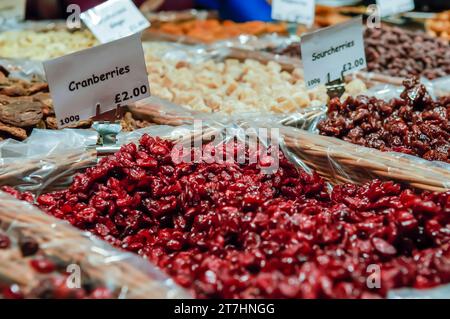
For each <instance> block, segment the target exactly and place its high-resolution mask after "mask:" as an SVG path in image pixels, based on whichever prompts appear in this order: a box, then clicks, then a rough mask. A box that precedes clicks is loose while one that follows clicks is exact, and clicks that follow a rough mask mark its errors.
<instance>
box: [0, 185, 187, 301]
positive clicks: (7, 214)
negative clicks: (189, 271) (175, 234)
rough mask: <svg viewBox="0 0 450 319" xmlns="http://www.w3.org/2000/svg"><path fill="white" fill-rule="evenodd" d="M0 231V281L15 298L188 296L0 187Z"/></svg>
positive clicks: (141, 263)
mask: <svg viewBox="0 0 450 319" xmlns="http://www.w3.org/2000/svg"><path fill="white" fill-rule="evenodd" d="M0 235H2V236H5V235H6V236H7V237H8V238H9V241H10V245H9V247H7V248H4V249H0V260H1V262H0V286H2V287H5V285H6V286H7V287H11V288H10V290H11V293H14V295H15V296H16V297H19V296H21V297H25V298H84V297H88V298H99V297H103V298H120V299H124V298H126V299H128V298H131V299H135V298H190V295H189V294H188V293H187V292H186V291H185V290H184V289H182V288H180V287H178V286H177V285H176V284H175V283H174V282H173V281H172V280H171V279H170V278H168V277H167V276H166V275H164V274H163V273H162V272H161V271H160V270H158V269H157V268H156V267H155V266H153V265H152V264H150V263H149V262H147V261H146V260H144V259H142V258H140V257H138V256H136V255H134V254H131V253H127V252H124V251H120V250H117V249H116V248H113V247H112V246H110V245H109V244H107V243H106V242H104V241H102V240H100V239H98V238H96V237H95V236H94V235H92V234H91V233H89V232H83V231H80V230H78V229H76V228H74V227H72V226H71V225H70V224H68V223H66V222H64V221H60V220H58V219H56V218H54V217H51V216H48V215H46V214H44V213H42V212H41V211H39V209H37V208H36V207H35V206H33V205H31V204H29V203H27V202H25V201H19V200H17V199H15V198H13V197H12V196H11V195H9V194H6V193H3V192H0ZM38 260H39V261H40V262H41V264H40V267H43V266H42V265H43V264H42V263H43V262H47V264H46V269H45V271H43V270H42V271H41V270H38V269H41V268H40V267H39V266H33V265H34V264H33V262H34V261H38ZM49 262H50V263H51V264H50V265H49V264H48V263H49ZM51 265H53V268H55V269H53V271H49V269H50V268H49V267H52V266H51ZM19 292H20V294H19ZM1 297H2V293H1V292H0V298H1ZM6 297H9V296H6Z"/></svg>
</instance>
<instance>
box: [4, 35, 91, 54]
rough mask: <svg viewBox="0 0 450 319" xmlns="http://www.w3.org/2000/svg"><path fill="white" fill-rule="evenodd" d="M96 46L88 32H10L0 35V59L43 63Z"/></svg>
mask: <svg viewBox="0 0 450 319" xmlns="http://www.w3.org/2000/svg"><path fill="white" fill-rule="evenodd" d="M96 44H98V41H97V40H96V38H95V37H94V35H93V34H92V33H91V32H90V31H88V30H82V31H74V32H71V31H69V30H66V29H58V30H42V31H39V30H38V31H34V30H12V31H5V32H1V33H0V57H3V58H14V59H18V58H21V59H31V60H39V61H44V60H48V59H53V58H57V57H60V56H63V55H66V54H69V53H73V52H76V51H80V50H84V49H87V48H90V47H93V46H95V45H96Z"/></svg>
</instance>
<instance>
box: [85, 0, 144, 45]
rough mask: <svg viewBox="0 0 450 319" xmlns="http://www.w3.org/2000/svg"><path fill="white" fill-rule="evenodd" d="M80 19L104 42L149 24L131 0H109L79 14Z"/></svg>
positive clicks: (140, 29) (141, 28)
mask: <svg viewBox="0 0 450 319" xmlns="http://www.w3.org/2000/svg"><path fill="white" fill-rule="evenodd" d="M81 20H83V22H84V23H85V24H86V25H87V27H88V28H89V29H90V30H91V31H92V33H93V34H94V35H95V36H96V37H97V39H98V40H99V41H100V42H102V43H106V42H109V41H113V40H117V39H120V38H123V37H125V36H128V35H131V34H134V33H137V32H140V31H142V30H144V29H146V28H148V27H149V26H150V23H149V22H148V20H147V19H146V18H145V17H144V16H143V15H142V13H141V12H140V11H139V9H138V8H137V7H136V6H135V5H134V3H133V2H132V1H131V0H109V1H106V2H104V3H102V4H100V5H98V6H96V7H94V8H92V9H90V10H87V11H85V12H83V13H82V14H81Z"/></svg>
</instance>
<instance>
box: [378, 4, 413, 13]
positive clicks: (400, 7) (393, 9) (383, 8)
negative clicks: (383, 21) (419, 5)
mask: <svg viewBox="0 0 450 319" xmlns="http://www.w3.org/2000/svg"><path fill="white" fill-rule="evenodd" d="M377 5H378V10H379V12H380V16H382V17H387V16H392V15H396V14H399V13H403V12H408V11H412V10H414V0H377Z"/></svg>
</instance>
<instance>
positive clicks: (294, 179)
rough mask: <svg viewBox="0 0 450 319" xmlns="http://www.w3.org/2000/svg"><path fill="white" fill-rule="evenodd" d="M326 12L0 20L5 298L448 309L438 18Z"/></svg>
mask: <svg viewBox="0 0 450 319" xmlns="http://www.w3.org/2000/svg"><path fill="white" fill-rule="evenodd" d="M268 2H269V3H270V1H268ZM337 2H339V3H337ZM21 3H22V4H23V3H25V2H21ZM134 3H135V4H137V3H136V2H134ZM189 3H191V4H192V3H193V2H192V1H188V0H186V1H185V2H183V4H182V5H183V7H189V6H191V4H189ZM217 3H220V1H217ZM324 3H325V2H323V1H320V4H319V2H317V3H316V4H317V5H316V6H315V8H316V9H315V10H316V12H315V21H314V24H313V26H312V27H311V28H309V27H306V26H303V25H301V24H296V23H293V22H287V21H285V22H283V21H270V22H269V17H270V15H269V13H270V12H269V11H267V10H269V9H270V5H269V4H268V3H267V2H266V1H262V2H261V3H260V4H261V5H262V6H261V7H260V8H263V7H264V8H265V9H264V10H266V11H264V12H265V14H267V15H266V17H267V19H268V20H267V21H247V22H237V21H230V20H223V18H224V17H225V16H226V14H224V12H223V9H224V8H223V7H222V5H223V4H224V3H221V4H220V5H219V7H218V10H219V11H221V12H214V11H202V10H196V9H193V10H188V11H181V12H174V11H167V12H157V11H154V9H155V8H157V7H158V6H160V5H161V4H162V1H159V0H158V1H145V4H144V6H142V8H141V10H142V12H140V11H138V10H137V9H136V8H135V7H134V4H133V2H132V1H128V2H127V3H125V2H119V1H118V2H114V1H111V2H110V3H109V4H110V5H111V7H108V8H107V9H105V11H102V10H100V11H96V10H95V9H94V10H92V11H91V10H89V11H88V13H87V14H86V15H85V16H84V17H85V18H86V17H87V16H89V19H87V20H85V21H88V20H89V21H91V22H92V25H91V24H89V23H87V25H89V28H92V30H93V31H92V32H94V33H95V34H96V35H97V36H98V37H99V38H103V36H105V39H106V37H107V38H108V39H114V40H113V41H112V42H110V43H109V44H107V45H105V46H102V47H97V48H98V49H100V50H99V52H97V50H96V49H93V50H92V49H91V50H88V51H87V52H84V53H86V56H84V55H83V58H82V59H74V56H78V57H80V55H79V54H77V55H69V54H70V53H73V52H80V51H82V50H85V49H89V48H93V47H94V46H98V45H99V44H100V42H99V41H98V40H97V39H96V38H95V37H94V35H93V33H91V31H89V30H88V29H86V28H85V27H81V28H79V27H78V28H77V29H74V30H69V27H68V24H67V23H66V21H64V20H43V21H35V22H32V21H26V20H25V21H22V20H20V21H19V20H14V19H13V20H11V21H9V20H8V21H7V23H2V25H1V30H0V299H31V298H36V299H46V298H49V299H56V298H60V299H124V298H127V299H128V298H130V299H131V298H133V299H134V298H201V299H222V298H231V299H244V298H276V299H278V298H299V299H302V298H320V299H342V298H351V299H361V298H363V299H364V298H405V297H406V298H411V297H414V298H448V297H449V293H450V268H449V265H450V215H449V212H450V89H449V88H450V42H449V40H450V29H449V23H450V22H449V21H450V20H449V19H450V13H449V11H446V12H440V13H439V12H438V13H437V14H435V15H434V14H431V13H423V12H409V13H404V14H401V16H402V18H401V24H400V23H399V22H400V20H399V19H398V18H399V16H398V17H384V18H383V23H382V24H381V25H380V27H377V26H375V27H374V25H372V24H370V23H366V20H367V19H370V18H373V16H371V17H370V18H368V16H367V14H368V11H367V9H368V8H367V7H365V6H361V7H356V5H358V4H357V1H333V3H334V4H337V5H338V7H328V6H325V5H323V4H324ZM326 3H328V4H330V2H326ZM359 3H361V2H359ZM138 4H140V3H138ZM172 4H175V2H173V3H165V5H167V6H165V8H166V7H167V8H173V7H172ZM226 4H227V5H228V4H229V3H228V2H227V3H226ZM230 4H231V2H230ZM241 4H242V5H244V3H243V2H242V3H239V1H236V2H234V1H233V6H234V5H236V7H240V5H241ZM247 4H248V3H247V2H246V3H245V5H247ZM308 4H312V2H311V3H303V4H302V5H308ZM416 4H417V3H416ZM176 5H177V6H178V5H181V3H180V2H177V3H176ZM211 5H213V4H212V3H208V4H206V3H203V4H202V8H210V7H211ZM344 5H348V7H344ZM352 5H354V7H352ZM388 5H393V6H394V5H396V3H394V1H393V2H392V4H388ZM37 6H39V5H37ZM13 7H14V6H13ZM13 7H11V8H13ZM49 7H51V4H49ZM194 7H195V8H201V7H200V6H194ZM15 8H16V7H15ZM105 8H106V7H105ZM255 8H257V7H255ZM309 8H310V9H312V8H311V7H309ZM22 9H23V7H22ZM396 9H398V8H396ZM447 9H448V8H447ZM255 10H256V9H254V10H253V11H252V10H249V12H251V13H260V12H256V11H255ZM417 10H419V6H416V11H417ZM0 11H1V10H0ZM67 12H68V11H67ZM93 12H94V13H95V14H93ZM243 12H244V10H242V13H243ZM309 12H310V13H313V11H312V10H310V11H309ZM2 13H4V12H3V11H2ZM22 13H23V12H22ZM141 13H143V14H145V18H143V17H142V14H141ZM236 13H237V12H236ZM239 13H241V12H239ZM285 13H286V15H285V16H286V18H287V16H288V14H287V13H288V12H285ZM0 15H2V14H0ZM137 15H139V17H140V18H141V21H140V23H138V22H137V18H136V19H135V18H134V17H137ZM359 15H363V16H364V17H363V18H361V17H359ZM276 16H277V17H280V18H281V17H283V14H280V15H278V14H276ZM355 16H358V17H356V18H354V19H352V17H355ZM220 17H222V19H221V18H220ZM430 17H432V18H430ZM1 19H3V16H2V17H1ZM146 19H148V20H149V21H150V27H148V28H147V29H145V30H144V31H142V30H143V28H144V26H148V24H147V21H146ZM258 19H261V20H265V19H266V18H263V17H262V16H260V17H259V18H258ZM297 19H300V17H299V16H297ZM350 19H352V20H351V21H350V22H351V24H347V23H346V24H343V25H338V26H336V27H331V28H329V29H328V30H327V32H328V36H324V35H323V34H322V33H321V32H318V33H315V34H314V35H312V36H311V39H309V40H308V38H307V37H304V38H303V39H302V35H303V34H304V33H305V32H311V31H314V30H317V29H319V28H323V27H328V26H334V25H336V24H339V23H341V22H345V21H348V20H350ZM135 20H136V21H135ZM242 21H246V20H245V19H242ZM367 21H368V20H367ZM361 23H362V24H363V25H361ZM388 23H391V25H390V24H388ZM392 24H396V25H397V24H398V26H392ZM349 25H351V26H352V27H351V28H349V27H348V26H349ZM417 29H420V30H417ZM137 30H141V31H142V32H140V31H139V33H138V34H135V35H134V36H133V37H130V39H134V42H133V45H131V44H130V45H126V46H124V45H122V43H123V42H120V41H124V39H123V38H120V36H122V35H123V36H125V35H127V34H130V35H131V33H133V32H137ZM412 30H416V31H412ZM139 37H140V38H139ZM117 38H119V39H118V40H115V39H117ZM362 40H363V41H362ZM307 41H313V42H314V45H312V44H311V50H310V51H311V52H310V57H311V59H308V60H307V59H305V60H304V61H303V60H302V57H301V54H302V53H301V51H302V50H301V49H302V48H301V46H300V44H301V43H302V45H304V49H307V47H308V43H306V42H307ZM304 43H306V44H304ZM310 43H312V42H310ZM141 45H142V47H141ZM111 48H114V49H111ZM142 49H143V51H144V54H143V55H142ZM101 50H103V51H101ZM133 52H134V53H139V54H136V58H131V56H132V55H131V54H132V53H133ZM305 54H307V53H305ZM67 55H68V56H67ZM62 56H65V57H64V60H65V61H64V63H61V64H58V63H53V62H55V61H51V62H52V63H51V64H48V63H47V62H48V61H47V62H45V61H46V60H49V59H53V58H57V57H62ZM322 58H323V59H322ZM144 59H145V61H144ZM61 60H62V59H58V60H57V61H56V62H61ZM137 60H139V61H137ZM136 61H137V62H139V64H133V63H134V62H136ZM352 61H354V62H352ZM144 62H145V64H144ZM312 62H314V63H312ZM366 62H367V63H366ZM46 63H47V64H46ZM366 64H367V68H366V69H362V68H363V67H364V66H365V65H366ZM44 65H45V68H44ZM49 66H50V68H51V69H49V68H48V67H49ZM46 72H47V75H46ZM146 72H147V73H146ZM316 73H317V74H316ZM52 74H53V75H55V76H54V77H53V76H52ZM125 74H127V75H126V77H125ZM147 74H148V80H149V81H148V83H147ZM61 75H63V77H60V76H61ZM46 78H47V79H49V81H50V88H49V84H48V83H47V82H46ZM305 79H307V83H305ZM73 84H76V85H75V88H73V87H72V86H73ZM50 89H51V95H50V92H49V90H50ZM144 96H145V97H146V98H143V97H144ZM52 97H54V99H55V100H54V101H55V103H53V100H52ZM55 110H56V113H57V114H58V116H59V117H58V120H57V116H56V114H55ZM105 110H110V111H108V112H104V111H105ZM80 119H82V120H83V121H78V120H80ZM85 119H86V120H85ZM76 121H78V123H76V124H72V123H75V122H76ZM58 123H59V124H60V125H62V126H63V125H64V124H71V125H70V126H69V127H66V128H64V129H62V128H61V127H58ZM77 269H80V271H81V272H82V275H81V276H82V280H79V279H80V278H79V275H77V274H76V272H77ZM74 271H75V274H74V273H73V272H74ZM373 276H375V281H376V282H377V284H375V285H373V284H371V283H369V281H370V280H371V278H373ZM209 302H213V301H212V300H211V301H209ZM256 304H258V302H257V301H255V305H256ZM181 305H183V303H181ZM187 307H188V306H187ZM186 309H187V308H186ZM192 309H194V308H192ZM211 309H212V308H211ZM216 309H217V308H216ZM246 310H247V305H246ZM257 310H258V309H257ZM258 311H259V310H258ZM171 313H177V311H176V310H173V309H171ZM180 313H183V312H180ZM184 313H186V314H188V313H189V312H184ZM204 313H205V317H206V314H207V311H206V310H205V312H204ZM197 314H198V313H197Z"/></svg>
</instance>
